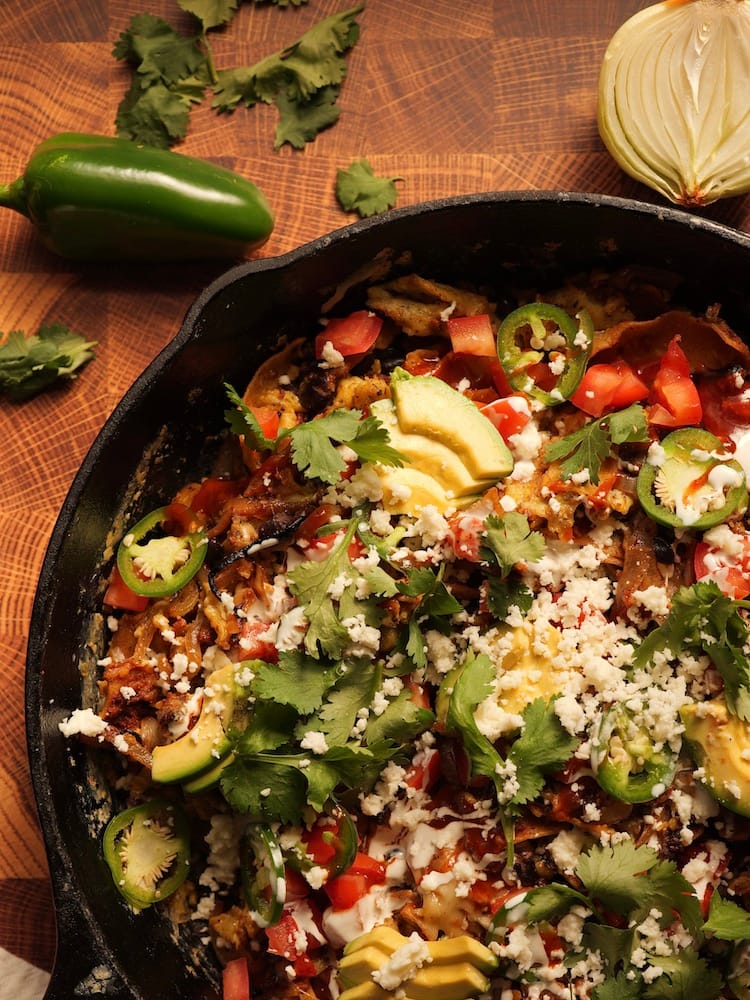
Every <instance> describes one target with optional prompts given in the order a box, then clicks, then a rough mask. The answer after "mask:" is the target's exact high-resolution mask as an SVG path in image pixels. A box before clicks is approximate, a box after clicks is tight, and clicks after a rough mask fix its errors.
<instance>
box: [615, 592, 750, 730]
mask: <svg viewBox="0 0 750 1000" xmlns="http://www.w3.org/2000/svg"><path fill="white" fill-rule="evenodd" d="M748 609H750V602H748V601H740V600H734V599H733V598H731V597H727V596H726V595H725V594H723V593H722V592H721V590H720V589H719V587H718V586H717V585H716V583H714V582H713V581H709V582H703V581H700V582H698V583H695V584H693V585H692V586H690V587H682V588H681V589H680V590H678V591H677V593H676V594H675V595H674V596H673V597H672V603H671V608H670V611H669V614H668V616H667V618H666V619H665V621H664V622H663V624H661V625H660V626H659V627H658V628H655V629H654V630H653V631H652V632H650V633H649V634H648V635H647V636H646V637H645V639H644V640H643V641H642V642H641V644H640V645H639V646H638V647H636V649H635V652H634V654H633V665H634V666H635V667H647V666H648V665H649V664H650V663H651V662H652V661H653V658H654V656H655V655H657V654H658V653H669V654H670V655H671V656H673V657H675V656H678V655H679V654H680V653H681V652H689V653H693V654H695V655H700V654H701V653H703V654H705V655H706V656H708V657H709V658H710V659H711V661H712V663H713V664H714V666H715V667H716V668H717V670H718V671H719V673H720V674H721V676H722V679H723V681H724V696H725V698H726V702H727V707H728V709H729V711H730V712H731V713H732V714H733V715H736V716H738V717H739V718H740V719H743V720H744V721H746V722H747V721H750V660H748V656H747V652H746V650H747V648H748V640H749V639H750V629H749V628H748V624H747V622H746V620H745V618H744V617H743V615H742V614H741V612H742V611H743V610H748Z"/></svg>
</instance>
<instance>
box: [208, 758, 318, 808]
mask: <svg viewBox="0 0 750 1000" xmlns="http://www.w3.org/2000/svg"><path fill="white" fill-rule="evenodd" d="M221 790H222V793H223V795H224V798H225V799H226V800H227V802H228V803H229V805H230V806H231V807H232V808H233V809H234V810H235V811H236V812H239V813H243V814H247V815H248V816H249V817H250V818H251V819H254V820H256V819H257V820H263V821H266V822H272V821H279V822H282V823H298V822H299V821H300V820H301V818H302V812H303V809H304V804H305V801H306V798H307V780H306V778H305V776H304V773H303V772H302V770H300V768H299V767H296V766H294V764H292V763H286V762H282V761H279V760H276V759H274V758H273V757H272V756H271V755H270V754H268V755H265V756H261V755H260V754H257V755H255V756H240V755H238V756H236V757H235V758H234V760H232V761H231V762H230V763H229V764H227V766H226V767H225V768H224V770H223V771H222V772H221Z"/></svg>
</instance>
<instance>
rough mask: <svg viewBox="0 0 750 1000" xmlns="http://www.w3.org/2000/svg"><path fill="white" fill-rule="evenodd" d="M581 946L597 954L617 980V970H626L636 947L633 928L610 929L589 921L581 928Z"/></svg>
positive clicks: (606, 925)
mask: <svg viewBox="0 0 750 1000" xmlns="http://www.w3.org/2000/svg"><path fill="white" fill-rule="evenodd" d="M581 944H582V945H583V947H584V948H585V950H586V952H588V953H589V954H591V953H593V952H599V954H600V955H601V956H602V958H603V959H604V963H605V965H606V968H607V970H608V972H609V974H610V975H614V974H615V973H616V972H617V977H616V978H618V979H619V972H618V970H620V969H627V967H628V966H629V965H630V960H631V956H632V954H633V950H634V948H635V947H636V931H635V927H623V928H621V927H610V926H609V925H608V924H598V923H594V922H592V921H590V920H589V921H587V922H586V923H585V924H584V926H583V937H582V938H581ZM606 995H607V994H605V996H606ZM627 995H628V994H626V996H627ZM640 995H641V994H640V993H637V994H636V996H640Z"/></svg>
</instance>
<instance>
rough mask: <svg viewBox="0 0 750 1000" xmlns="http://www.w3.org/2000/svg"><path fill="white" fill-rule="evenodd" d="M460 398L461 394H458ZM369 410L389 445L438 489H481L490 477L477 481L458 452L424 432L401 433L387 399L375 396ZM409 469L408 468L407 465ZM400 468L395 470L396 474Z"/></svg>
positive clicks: (463, 492)
mask: <svg viewBox="0 0 750 1000" xmlns="http://www.w3.org/2000/svg"><path fill="white" fill-rule="evenodd" d="M462 398H463V397H462ZM370 413H371V414H372V415H373V416H374V417H377V418H378V420H379V421H380V422H381V424H383V426H384V427H385V428H386V430H387V431H388V436H389V438H390V443H391V445H392V446H393V447H394V448H396V449H397V450H398V451H400V452H401V453H402V455H406V457H407V458H408V459H409V460H410V461H411V462H412V463H413V465H414V467H415V468H417V469H419V471H420V472H422V473H424V474H425V475H427V476H430V477H431V478H432V479H434V480H436V482H437V483H439V484H440V486H441V487H442V489H444V490H446V491H447V492H449V493H451V494H453V496H456V497H463V496H467V495H468V494H474V493H481V492H483V485H484V484H485V483H487V484H488V485H491V484H492V483H493V482H494V480H492V479H491V478H490V479H489V480H482V481H481V482H480V481H478V480H477V478H476V476H474V475H473V474H472V473H471V472H470V471H469V469H468V467H467V466H466V464H465V463H464V460H463V456H462V454H461V453H460V452H457V451H454V450H453V449H452V448H449V447H448V446H447V445H445V444H443V443H442V442H441V441H438V440H437V439H435V438H430V437H426V436H425V435H424V434H419V433H417V434H414V433H411V434H408V433H406V432H404V431H403V430H402V429H401V427H400V425H399V422H398V419H397V417H396V408H395V406H394V405H393V400H391V399H379V400H377V401H376V402H375V403H371V404H370ZM407 468H409V469H410V471H411V467H407ZM401 471H403V470H399V473H400V472H401Z"/></svg>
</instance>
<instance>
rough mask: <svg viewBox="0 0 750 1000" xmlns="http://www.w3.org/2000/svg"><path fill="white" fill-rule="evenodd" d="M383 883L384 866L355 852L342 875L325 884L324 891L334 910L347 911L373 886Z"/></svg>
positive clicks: (359, 852) (366, 855)
mask: <svg viewBox="0 0 750 1000" xmlns="http://www.w3.org/2000/svg"><path fill="white" fill-rule="evenodd" d="M383 882H385V865H384V864H383V862H382V861H377V860H376V859H375V858H371V857H370V856H369V855H368V854H363V853H362V852H361V851H358V852H357V856H356V857H355V859H354V862H353V863H352V865H351V866H350V867H349V868H347V870H346V871H345V872H344V874H343V875H339V876H338V877H337V878H334V879H331V881H330V882H326V884H325V886H324V889H325V892H326V895H327V896H328V898H329V899H330V901H331V906H332V907H333V908H334V910H349V909H351V908H352V906H356V904H357V903H358V902H359V901H360V899H362V897H363V896H366V895H367V893H368V892H369V891H370V889H371V888H372V886H373V885H381V884H382V883H383Z"/></svg>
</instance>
